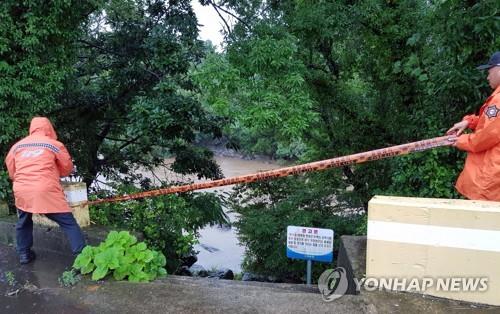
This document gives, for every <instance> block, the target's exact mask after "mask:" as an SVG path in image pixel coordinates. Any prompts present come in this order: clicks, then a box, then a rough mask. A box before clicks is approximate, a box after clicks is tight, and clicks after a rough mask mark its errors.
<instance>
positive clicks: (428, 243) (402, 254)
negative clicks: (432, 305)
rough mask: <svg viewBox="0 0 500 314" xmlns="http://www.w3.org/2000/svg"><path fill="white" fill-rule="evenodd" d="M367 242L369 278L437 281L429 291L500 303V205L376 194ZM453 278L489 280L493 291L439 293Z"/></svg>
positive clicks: (470, 299)
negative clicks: (446, 279) (440, 281)
mask: <svg viewBox="0 0 500 314" xmlns="http://www.w3.org/2000/svg"><path fill="white" fill-rule="evenodd" d="M367 238H368V239H367V256H366V276H367V278H369V277H377V278H381V277H391V278H395V277H397V278H406V279H407V280H408V281H410V280H412V279H414V278H420V279H422V278H432V279H433V280H434V281H435V282H434V283H433V286H431V287H430V288H428V289H426V290H425V291H424V292H423V293H425V294H429V295H434V296H438V297H445V298H450V299H456V300H464V301H469V302H478V303H485V304H491V305H500V203H497V202H484V201H469V200H449V199H424V198H406V197H385V196H375V197H374V198H373V199H372V200H371V201H370V202H369V206H368V235H367ZM451 277H460V278H473V277H486V278H487V285H488V289H487V291H483V292H479V291H475V292H473V291H442V290H443V289H439V290H440V291H438V289H437V284H436V281H437V280H445V278H451ZM440 278H441V279H440ZM450 280H452V279H450ZM420 287H421V285H420ZM456 287H457V286H455V288H456ZM406 288H408V286H406ZM406 288H400V289H398V290H412V289H406ZM441 288H442V286H441ZM420 289H421V288H420ZM459 290H463V289H461V288H459Z"/></svg>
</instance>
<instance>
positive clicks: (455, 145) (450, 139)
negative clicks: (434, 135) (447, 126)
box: [448, 134, 458, 147]
mask: <svg viewBox="0 0 500 314" xmlns="http://www.w3.org/2000/svg"><path fill="white" fill-rule="evenodd" d="M457 140H458V137H457V136H455V135H453V134H452V136H450V137H449V138H448V141H450V142H451V146H453V147H457Z"/></svg>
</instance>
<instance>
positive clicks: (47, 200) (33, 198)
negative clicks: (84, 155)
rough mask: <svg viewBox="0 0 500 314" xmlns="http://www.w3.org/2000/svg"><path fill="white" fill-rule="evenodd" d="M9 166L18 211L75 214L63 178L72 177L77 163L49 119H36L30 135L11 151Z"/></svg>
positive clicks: (7, 162) (7, 159)
mask: <svg viewBox="0 0 500 314" xmlns="http://www.w3.org/2000/svg"><path fill="white" fill-rule="evenodd" d="M5 163H6V164H7V170H8V171H9V176H10V178H11V179H12V181H13V183H14V184H13V187H14V197H15V202H16V207H17V208H19V209H21V210H23V211H25V212H30V213H42V214H47V213H65V212H71V209H70V207H69V205H68V202H67V201H66V197H65V195H64V192H63V189H62V186H61V183H60V177H65V176H68V175H69V174H70V173H71V171H72V170H73V162H72V161H71V156H70V155H69V153H68V151H67V150H66V148H65V147H64V145H63V144H62V143H61V142H58V141H57V135H56V132H55V131H54V128H53V127H52V124H51V123H50V121H49V119H47V118H42V117H37V118H33V120H31V126H30V135H29V136H27V137H25V138H24V139H22V140H20V141H19V142H17V143H16V144H14V145H13V146H12V147H11V149H10V151H9V153H8V154H7V158H6V159H5Z"/></svg>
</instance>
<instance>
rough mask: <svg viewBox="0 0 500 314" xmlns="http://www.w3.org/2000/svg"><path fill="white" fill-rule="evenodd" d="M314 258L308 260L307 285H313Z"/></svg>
mask: <svg viewBox="0 0 500 314" xmlns="http://www.w3.org/2000/svg"><path fill="white" fill-rule="evenodd" d="M311 273H312V260H310V259H308V260H307V285H308V286H310V285H311Z"/></svg>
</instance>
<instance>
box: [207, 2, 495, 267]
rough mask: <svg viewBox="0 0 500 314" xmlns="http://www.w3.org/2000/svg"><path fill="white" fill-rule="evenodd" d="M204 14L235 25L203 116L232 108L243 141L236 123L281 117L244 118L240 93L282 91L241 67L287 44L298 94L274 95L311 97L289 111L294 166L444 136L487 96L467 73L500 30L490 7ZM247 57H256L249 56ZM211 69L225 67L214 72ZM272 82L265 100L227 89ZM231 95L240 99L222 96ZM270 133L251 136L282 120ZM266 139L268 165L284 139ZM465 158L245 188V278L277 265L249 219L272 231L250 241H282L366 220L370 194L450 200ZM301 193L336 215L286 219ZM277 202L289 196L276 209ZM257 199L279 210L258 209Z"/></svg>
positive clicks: (425, 158)
mask: <svg viewBox="0 0 500 314" xmlns="http://www.w3.org/2000/svg"><path fill="white" fill-rule="evenodd" d="M208 2H209V4H210V5H215V6H222V7H223V8H225V10H227V11H229V12H233V13H234V14H235V15H236V16H237V17H238V19H236V24H235V25H234V27H233V28H232V29H231V30H230V31H229V32H228V33H227V39H226V44H227V48H226V50H225V51H224V52H223V53H221V54H220V55H218V56H216V57H211V58H207V59H205V60H204V62H203V64H202V65H200V66H199V69H201V71H202V73H203V70H207V73H216V74H215V77H216V78H217V79H216V80H213V81H210V79H209V78H208V77H204V78H203V80H198V81H199V83H200V85H201V88H202V90H203V91H205V93H204V95H208V96H209V97H207V98H206V99H205V100H206V102H207V105H209V106H211V107H212V108H213V109H214V110H216V111H217V110H219V109H220V107H221V106H220V104H222V105H223V106H222V108H230V111H228V112H227V113H226V115H227V116H228V117H230V118H231V119H233V120H234V121H233V123H234V125H236V126H238V127H241V128H242V129H243V130H242V131H240V132H241V133H242V134H246V133H247V132H249V130H250V129H249V128H248V126H246V125H245V124H244V121H252V122H258V121H260V119H261V118H262V117H265V116H273V113H274V115H276V116H280V117H281V115H282V110H280V109H278V110H276V108H270V111H271V112H266V114H265V115H263V114H262V110H256V109H255V108H259V109H260V108H261V107H265V102H262V101H260V102H259V101H255V102H254V103H253V104H252V105H253V106H252V107H246V106H244V104H242V102H241V101H240V97H238V92H239V91H240V90H245V94H243V95H244V96H245V97H246V98H247V99H252V97H254V96H257V95H259V94H263V93H264V94H265V93H267V92H270V91H273V87H274V86H276V85H279V84H280V83H281V82H284V81H281V80H280V72H279V70H278V69H279V68H273V67H272V66H266V67H265V68H259V67H253V68H249V67H248V64H259V62H260V60H273V59H275V58H277V56H280V55H282V52H281V51H278V50H277V49H269V50H258V47H259V44H258V43H265V42H266V39H267V38H269V36H271V37H272V36H273V34H274V35H275V37H274V41H276V42H280V41H283V40H286V39H291V40H290V43H293V47H294V49H293V50H291V52H290V54H289V55H288V58H283V59H281V61H282V62H285V64H283V65H281V68H284V69H296V70H297V73H298V74H299V76H300V77H301V78H302V79H303V83H302V84H301V85H300V86H298V88H297V89H294V88H289V89H287V88H286V87H285V88H282V89H281V93H282V94H283V95H282V96H283V97H286V98H287V99H294V97H297V96H298V95H306V96H307V97H308V102H307V104H308V105H307V106H299V107H298V108H300V110H297V111H293V109H291V110H290V112H293V114H297V115H299V116H300V117H301V118H302V117H306V119H305V124H304V125H305V126H306V127H305V128H300V130H301V132H299V133H298V134H300V137H299V139H298V141H300V143H302V145H303V146H302V149H301V151H300V152H299V153H298V154H297V155H295V156H296V157H298V158H297V161H299V162H306V161H312V160H319V159H325V158H331V157H335V156H342V155H347V154H352V153H356V152H361V151H367V150H371V149H375V148H380V147H385V146H392V145H396V144H402V143H406V142H411V141H416V140H420V139H425V138H431V137H435V136H440V135H442V134H444V132H445V131H446V130H447V129H448V128H449V127H450V126H451V125H452V124H453V123H454V122H456V121H458V120H459V119H460V118H461V117H462V116H463V115H464V114H466V113H470V112H473V111H474V110H476V108H478V107H479V105H480V104H481V103H482V102H483V101H484V99H485V98H486V97H487V95H488V94H489V92H490V91H489V90H488V89H487V88H486V81H485V79H484V77H485V75H484V73H481V72H479V71H477V70H475V66H476V65H478V64H480V63H482V62H484V61H485V60H487V59H488V57H489V55H490V54H491V52H493V51H495V50H498V47H499V46H500V42H499V38H498V36H496V35H495V34H498V32H499V31H500V20H499V19H498V16H497V15H498V4H497V3H496V1H494V0H486V1H480V2H476V1H459V0H450V1H423V0H422V1H420V0H406V1H380V0H363V1H348V0H344V1H307V0H301V1H270V2H268V1H237V2H236V1H208ZM270 34H271V35H270ZM242 47H249V48H248V49H247V50H245V49H243V48H242ZM253 50H254V51H258V52H259V53H253V54H252V53H249V52H248V51H253ZM216 64H222V65H223V66H220V67H219V68H218V71H212V72H211V71H210V70H211V69H215V68H216ZM268 71H272V73H273V74H275V75H274V78H275V80H278V82H274V84H273V85H270V87H269V89H268V86H265V87H264V89H263V90H262V89H255V88H248V87H247V89H244V88H243V89H234V88H233V84H235V83H234V82H235V81H236V86H238V85H237V84H239V83H240V82H241V83H244V84H247V85H248V86H251V85H250V84H248V83H246V82H244V81H241V77H247V78H261V77H266V75H267V76H269V74H268V73H267V72H268ZM242 73H244V76H243V75H242ZM292 86H293V85H292ZM232 89H234V90H237V91H236V93H234V92H228V91H231V90H232ZM235 94H236V95H237V97H234V95H235ZM257 99H258V98H257ZM219 112H222V113H224V111H223V110H222V111H219ZM311 117H315V120H310V118H311ZM270 121H271V123H270V124H268V125H265V127H266V128H263V127H262V124H261V125H259V130H266V129H267V130H271V131H270V133H273V132H274V134H280V133H281V132H283V131H284V130H283V127H282V123H281V121H280V120H278V119H276V120H270ZM291 121H293V119H291ZM300 126H301V124H299V127H300ZM254 134H255V133H254ZM266 135H267V137H266V139H265V140H269V141H271V145H269V146H268V147H271V149H272V150H274V152H273V153H275V152H276V149H277V147H278V146H277V145H276V142H278V141H280V138H278V137H269V134H266V133H264V132H262V133H260V134H258V135H257V136H266ZM282 143H284V145H290V143H289V142H288V143H286V142H282ZM251 144H252V143H251ZM262 151H264V152H267V151H265V150H262ZM289 151H291V150H289ZM463 157H464V155H463V154H462V153H459V152H458V151H456V150H453V149H450V148H448V149H436V150H433V151H428V152H423V153H419V154H414V155H411V156H407V157H398V158H394V159H390V160H381V161H376V162H371V163H367V164H363V165H354V166H348V167H343V168H342V169H336V170H331V171H329V172H327V173H328V174H330V175H315V174H309V175H304V176H297V177H295V178H294V181H293V183H292V182H290V181H284V183H282V184H280V185H279V187H278V186H275V188H276V190H275V189H265V190H262V188H261V187H258V186H257V187H252V188H251V189H255V190H256V193H257V194H256V196H255V197H254V198H253V199H250V200H248V199H241V200H239V201H238V206H239V207H237V210H238V212H240V213H241V214H242V219H241V221H240V224H239V227H240V237H241V239H242V241H243V243H245V244H247V248H248V252H247V259H246V261H247V264H246V267H248V268H249V269H259V270H260V271H264V272H268V273H272V272H279V269H280V268H279V267H278V266H277V265H271V264H272V261H273V260H276V253H275V252H276V247H273V248H271V247H261V248H259V247H257V246H256V245H253V243H254V242H255V243H260V242H261V240H262V238H263V237H262V236H261V235H259V234H257V233H256V232H257V231H252V229H251V228H252V223H251V221H252V219H253V218H254V217H257V216H258V219H259V221H266V222H268V223H267V224H266V226H267V227H268V228H258V230H259V231H258V232H264V231H263V229H266V230H267V229H270V230H274V232H275V233H279V234H280V235H282V232H283V227H284V225H286V224H287V223H289V222H294V223H299V222H303V223H304V224H308V223H316V224H317V225H318V226H324V225H325V223H322V221H326V220H327V219H328V217H331V216H332V215H334V210H338V209H339V207H340V208H342V207H343V208H359V207H364V208H366V207H367V203H368V200H369V199H370V198H371V197H372V196H373V195H374V194H377V193H378V194H391V195H394V194H396V195H405V196H421V197H458V195H457V193H456V192H455V191H454V188H453V183H454V181H455V179H456V176H457V174H458V172H459V171H460V168H461V164H462V160H463ZM296 185H299V186H303V187H304V188H303V189H300V188H296V187H295V186H296ZM306 191H307V192H306ZM305 193H306V194H313V195H316V196H317V198H318V199H321V200H325V199H327V197H326V196H325V193H326V194H327V195H330V199H331V200H332V199H333V200H335V202H336V204H337V206H336V207H335V208H331V207H328V206H326V210H325V211H323V212H322V211H321V209H320V208H319V207H318V208H315V209H314V211H318V212H320V213H321V214H320V217H322V218H321V219H318V220H317V221H316V222H314V221H313V220H311V219H310V217H309V216H307V215H305V216H303V218H301V219H295V218H294V219H292V216H293V215H290V214H289V213H286V214H284V215H281V216H280V213H282V212H281V210H282V208H284V207H285V206H286V207H287V208H295V210H298V211H300V209H301V208H302V206H303V204H302V203H301V202H300V201H299V200H301V196H302V195H303V194H305ZM283 194H286V195H288V196H287V197H282V198H277V195H283ZM250 195H253V194H250ZM261 199H264V200H267V199H270V200H276V201H273V202H271V203H265V202H264V203H262V202H260V201H259V200H261ZM300 212H301V213H304V212H303V211H300ZM294 214H295V213H294ZM310 215H314V214H313V213H310ZM276 217H282V218H281V220H280V219H276ZM322 219H323V220H322ZM253 222H255V221H253ZM341 230H342V231H341V232H353V231H352V230H348V229H341ZM336 234H337V235H340V234H341V233H336ZM259 240H260V242H259ZM276 241H277V242H276V243H279V244H276V245H281V246H284V242H283V241H284V239H283V238H282V237H281V238H279V239H278V238H277V239H276ZM281 262H283V260H281ZM283 265H284V264H280V266H283Z"/></svg>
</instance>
